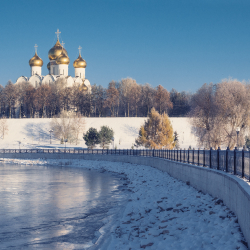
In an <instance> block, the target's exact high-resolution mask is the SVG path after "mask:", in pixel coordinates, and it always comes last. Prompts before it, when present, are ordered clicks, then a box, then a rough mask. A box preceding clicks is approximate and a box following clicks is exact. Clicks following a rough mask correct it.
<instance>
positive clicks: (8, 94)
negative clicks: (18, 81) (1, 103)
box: [4, 81, 16, 118]
mask: <svg viewBox="0 0 250 250" xmlns="http://www.w3.org/2000/svg"><path fill="white" fill-rule="evenodd" d="M4 99H5V103H6V106H7V108H8V114H9V117H10V118H11V117H12V111H13V110H14V107H15V102H16V88H15V86H14V84H13V83H12V82H11V81H8V83H7V85H6V86H5V88H4Z"/></svg>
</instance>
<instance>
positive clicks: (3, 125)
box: [0, 116, 9, 139]
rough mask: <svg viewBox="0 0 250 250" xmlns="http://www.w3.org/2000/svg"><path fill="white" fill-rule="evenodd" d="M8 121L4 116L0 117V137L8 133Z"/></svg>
mask: <svg viewBox="0 0 250 250" xmlns="http://www.w3.org/2000/svg"><path fill="white" fill-rule="evenodd" d="M8 130H9V128H8V121H7V119H6V117H5V116H3V117H2V118H0V131H1V134H2V138H3V139H4V136H5V135H6V134H7V133H8Z"/></svg>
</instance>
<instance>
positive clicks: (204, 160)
mask: <svg viewBox="0 0 250 250" xmlns="http://www.w3.org/2000/svg"><path fill="white" fill-rule="evenodd" d="M205 166H206V149H205V148H204V150H203V167H205Z"/></svg>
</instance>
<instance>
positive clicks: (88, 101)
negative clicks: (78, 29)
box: [0, 78, 191, 118]
mask: <svg viewBox="0 0 250 250" xmlns="http://www.w3.org/2000/svg"><path fill="white" fill-rule="evenodd" d="M190 98H191V94H189V93H188V92H185V91H183V92H178V91H176V90H174V89H172V90H171V91H170V92H169V91H167V90H166V89H165V88H164V87H162V86H161V85H158V86H157V87H156V88H153V87H152V86H151V85H149V84H147V83H146V84H138V83H137V82H136V81H135V80H134V79H131V78H126V79H122V80H121V81H119V82H115V81H111V82H110V83H109V85H108V87H107V88H104V87H102V86H101V85H96V84H94V85H92V86H91V92H86V91H83V90H82V89H81V88H79V86H73V87H66V82H65V81H64V80H63V79H58V80H57V81H56V82H55V83H53V84H44V85H41V86H39V87H38V88H34V87H33V86H32V85H31V84H29V83H19V84H13V83H12V82H11V81H9V82H8V83H7V84H6V86H5V87H3V86H1V85H0V117H3V116H5V117H7V118H25V117H26V118H34V117H40V118H44V117H48V118H50V117H55V116H57V115H58V114H60V113H61V112H62V111H63V110H65V111H75V112H76V113H78V114H80V115H82V116H86V117H107V116H112V117H145V116H148V114H149V112H150V110H151V109H152V108H153V107H154V108H155V110H156V111H158V112H159V113H160V114H163V113H164V112H165V113H167V114H168V115H169V116H181V117H183V116H186V115H187V114H188V112H189V111H190V105H189V103H190Z"/></svg>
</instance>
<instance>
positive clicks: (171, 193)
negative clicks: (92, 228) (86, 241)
mask: <svg viewBox="0 0 250 250" xmlns="http://www.w3.org/2000/svg"><path fill="white" fill-rule="evenodd" d="M1 160H3V161H5V162H7V163H8V162H11V163H17V164H52V165H53V164H54V165H57V164H68V163H67V160H65V161H64V160H60V161H58V160H48V161H45V160H18V159H1ZM72 165H73V166H75V167H83V168H88V169H90V170H92V169H96V170H98V171H102V172H103V171H111V172H116V173H121V174H124V175H126V178H127V185H126V186H127V188H126V190H128V191H129V193H130V197H129V200H128V202H127V205H126V206H125V207H124V208H123V209H121V212H120V214H119V215H117V216H115V217H113V218H108V217H107V218H106V220H105V221H104V225H103V227H102V228H100V230H99V235H100V237H99V240H98V241H97V242H96V243H95V245H93V246H92V247H91V248H90V249H103V250H104V249H112V250H115V249H117V250H118V249H119V250H122V249H124V250H125V249H126V250H129V249H131V250H136V249H154V250H155V249H157V250H161V249H164V250H165V249H171V250H175V249H176V250H180V249H182V250H184V249H192V250H193V249H223V250H224V249H226V250H230V249H247V247H246V246H245V245H244V243H245V241H244V238H243V236H242V233H241V231H240V228H239V224H238V223H237V218H236V216H235V215H234V214H233V213H232V212H231V211H230V210H229V209H228V208H227V207H226V206H225V205H224V204H223V201H222V200H220V199H217V198H213V197H211V196H209V195H207V194H203V193H202V192H199V191H197V190H195V189H194V188H192V187H191V186H189V185H187V184H185V183H183V182H181V181H178V180H176V179H174V178H172V177H170V176H169V175H168V174H167V173H164V172H161V171H159V170H157V169H154V168H152V167H148V166H142V165H132V164H128V163H117V162H116V163H113V162H103V161H85V160H74V161H72ZM112 220H114V221H112ZM108 222H109V224H110V222H112V223H111V225H112V226H111V227H108V226H107V224H108Z"/></svg>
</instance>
